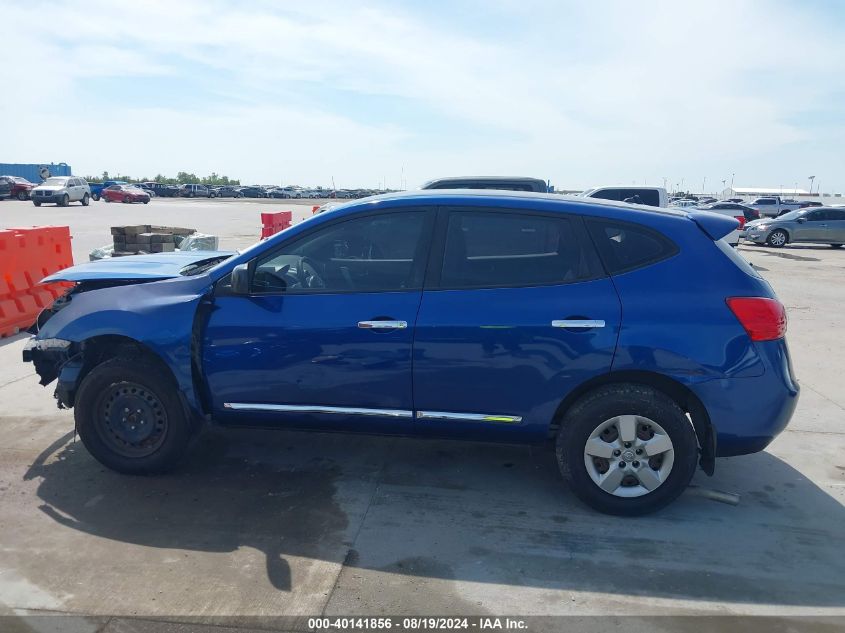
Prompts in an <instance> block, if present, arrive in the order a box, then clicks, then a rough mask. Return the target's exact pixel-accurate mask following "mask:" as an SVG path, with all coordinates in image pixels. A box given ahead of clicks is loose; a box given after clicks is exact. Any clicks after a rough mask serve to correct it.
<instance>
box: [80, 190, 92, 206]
mask: <svg viewBox="0 0 845 633" xmlns="http://www.w3.org/2000/svg"><path fill="white" fill-rule="evenodd" d="M89 202H91V198H90V197H89V196H88V194H87V193H86V194H85V195H84V196H82V206H83V207H87V206H88V203H89Z"/></svg>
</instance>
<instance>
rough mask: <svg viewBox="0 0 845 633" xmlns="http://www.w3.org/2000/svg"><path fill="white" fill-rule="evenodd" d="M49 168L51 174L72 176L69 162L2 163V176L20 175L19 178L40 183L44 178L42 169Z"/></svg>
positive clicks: (0, 164)
mask: <svg viewBox="0 0 845 633" xmlns="http://www.w3.org/2000/svg"><path fill="white" fill-rule="evenodd" d="M44 168H47V170H48V171H49V173H50V176H71V175H73V174H72V173H71V168H70V165H68V164H67V163H58V164H55V163H40V164H37V163H33V164H26V163H0V176H18V177H19V178H26V179H27V180H28V181H30V182H34V183H39V182H41V181H42V180H44V178H42V177H41V170H42V169H44Z"/></svg>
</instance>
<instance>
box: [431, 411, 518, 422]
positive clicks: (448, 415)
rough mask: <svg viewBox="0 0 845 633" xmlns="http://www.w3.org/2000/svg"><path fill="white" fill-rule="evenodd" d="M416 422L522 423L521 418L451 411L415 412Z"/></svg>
mask: <svg viewBox="0 0 845 633" xmlns="http://www.w3.org/2000/svg"><path fill="white" fill-rule="evenodd" d="M417 420H454V421H455V422H494V423H498V424H519V423H520V422H522V416H519V415H496V414H490V413H453V412H451V411H417Z"/></svg>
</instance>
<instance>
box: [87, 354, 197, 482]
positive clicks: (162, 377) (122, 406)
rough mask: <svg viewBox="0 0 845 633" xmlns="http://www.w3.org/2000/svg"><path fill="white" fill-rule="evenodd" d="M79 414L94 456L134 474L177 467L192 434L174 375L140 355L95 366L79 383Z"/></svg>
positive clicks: (110, 466)
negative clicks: (168, 373) (173, 378)
mask: <svg viewBox="0 0 845 633" xmlns="http://www.w3.org/2000/svg"><path fill="white" fill-rule="evenodd" d="M132 409H134V410H135V413H132V412H131V411H132ZM137 412H140V413H137ZM124 413H128V414H129V415H126V417H123V415H124ZM74 419H75V420H76V429H77V431H78V432H79V437H80V438H81V439H82V442H83V444H84V445H85V448H86V449H88V452H89V453H91V455H92V456H93V457H94V459H96V460H97V461H98V462H100V463H101V464H103V465H104V466H106V467H108V468H111V469H112V470H116V471H117V472H120V473H125V474H130V475H145V474H153V473H161V472H165V471H168V470H171V469H172V468H173V467H175V466H176V465H177V464H178V463H179V461H180V460H181V458H182V455H183V454H184V453H185V450H186V449H187V447H188V443H189V442H190V439H191V425H190V421H189V420H188V418H187V416H186V414H185V410H184V408H183V407H182V404H181V402H180V400H179V396H178V389H177V387H176V385H175V384H174V383H173V380H172V378H170V377H169V376H167V375H166V374H165V373H164V372H162V370H161V368H160V367H158V366H157V365H156V364H155V363H152V362H149V361H145V360H142V359H141V360H139V359H138V358H128V357H126V358H124V357H118V358H112V359H110V360H107V361H105V362H104V363H101V364H100V365H97V366H96V367H94V368H93V369H92V370H91V371H90V372H89V373H88V375H87V376H85V378H84V379H83V380H82V384H81V385H80V386H79V391H78V393H77V396H76V403H75V409H74ZM124 420H126V421H125V422H124ZM147 424H149V426H148V427H147V426H146V425H147ZM142 426H144V428H141V427H142Z"/></svg>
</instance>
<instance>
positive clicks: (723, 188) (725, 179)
mask: <svg viewBox="0 0 845 633" xmlns="http://www.w3.org/2000/svg"><path fill="white" fill-rule="evenodd" d="M727 182H728V179H727V178H722V191H724V190H725V185H726V184H727Z"/></svg>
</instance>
